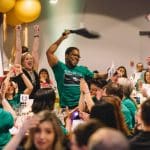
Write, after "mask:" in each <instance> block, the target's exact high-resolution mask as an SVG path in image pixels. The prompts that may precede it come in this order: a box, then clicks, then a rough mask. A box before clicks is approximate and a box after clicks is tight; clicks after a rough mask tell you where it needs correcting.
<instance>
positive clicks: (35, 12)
mask: <svg viewBox="0 0 150 150" xmlns="http://www.w3.org/2000/svg"><path fill="white" fill-rule="evenodd" d="M14 9H15V14H16V16H17V18H18V19H19V20H21V21H23V22H26V23H28V22H32V21H34V20H36V19H37V18H38V17H39V15H40V12H41V4H40V1H39V0H17V1H16V4H15V8H14Z"/></svg>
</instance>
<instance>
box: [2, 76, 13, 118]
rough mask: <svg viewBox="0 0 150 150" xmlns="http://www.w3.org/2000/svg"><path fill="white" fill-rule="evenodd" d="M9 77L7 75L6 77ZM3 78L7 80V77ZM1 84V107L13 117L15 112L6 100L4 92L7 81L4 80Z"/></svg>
mask: <svg viewBox="0 0 150 150" xmlns="http://www.w3.org/2000/svg"><path fill="white" fill-rule="evenodd" d="M8 78H9V77H8ZM5 80H8V79H7V78H6V79H5ZM5 80H4V82H3V83H2V85H1V90H0V103H1V104H2V107H3V109H4V110H6V111H8V112H10V113H11V114H12V116H13V118H14V119H15V118H16V112H15V111H14V109H13V108H12V107H11V105H10V104H9V103H8V101H7V100H6V99H5V94H6V90H7V85H8V83H7V81H5Z"/></svg>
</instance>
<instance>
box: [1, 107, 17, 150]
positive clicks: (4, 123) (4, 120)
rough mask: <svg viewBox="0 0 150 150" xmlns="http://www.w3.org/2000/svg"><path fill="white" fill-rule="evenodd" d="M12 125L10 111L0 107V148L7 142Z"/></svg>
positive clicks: (12, 120)
mask: <svg viewBox="0 0 150 150" xmlns="http://www.w3.org/2000/svg"><path fill="white" fill-rule="evenodd" d="M13 125H14V119H13V116H12V115H11V113H9V112H7V111H5V110H3V109H1V108H0V150H2V149H3V147H4V146H5V145H6V144H7V143H8V142H9V140H10V139H11V134H10V132H9V129H10V128H12V127H13Z"/></svg>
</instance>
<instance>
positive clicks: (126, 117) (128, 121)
mask: <svg viewBox="0 0 150 150" xmlns="http://www.w3.org/2000/svg"><path fill="white" fill-rule="evenodd" d="M121 112H122V114H123V116H124V120H125V123H126V125H127V127H128V129H129V130H132V129H133V125H132V115H131V112H130V111H129V109H128V108H127V107H126V106H125V105H124V104H123V102H122V101H121Z"/></svg>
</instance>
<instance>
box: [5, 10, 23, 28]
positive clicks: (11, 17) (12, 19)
mask: <svg viewBox="0 0 150 150" xmlns="http://www.w3.org/2000/svg"><path fill="white" fill-rule="evenodd" d="M6 17H7V24H9V25H11V26H16V25H18V24H22V23H23V22H22V21H20V20H19V19H18V18H17V17H16V14H15V11H14V9H12V10H11V11H9V12H8V13H6Z"/></svg>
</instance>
